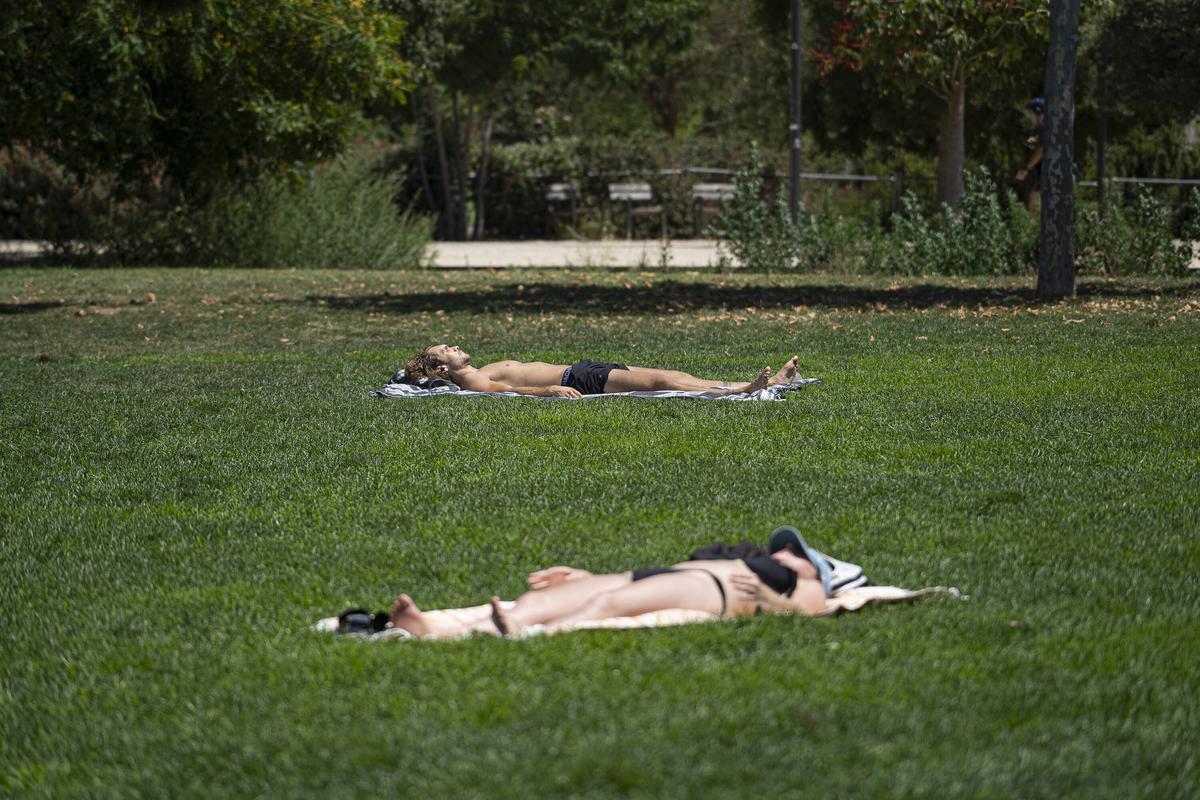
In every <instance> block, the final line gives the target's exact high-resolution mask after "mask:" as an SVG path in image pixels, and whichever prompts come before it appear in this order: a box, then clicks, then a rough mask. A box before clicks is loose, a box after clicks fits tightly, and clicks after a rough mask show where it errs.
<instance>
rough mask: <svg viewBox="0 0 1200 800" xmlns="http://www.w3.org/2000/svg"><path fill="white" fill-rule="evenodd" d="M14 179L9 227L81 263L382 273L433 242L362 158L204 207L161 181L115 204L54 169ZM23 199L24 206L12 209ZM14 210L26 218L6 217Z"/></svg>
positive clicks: (269, 182) (228, 192)
mask: <svg viewBox="0 0 1200 800" xmlns="http://www.w3.org/2000/svg"><path fill="white" fill-rule="evenodd" d="M9 174H10V178H9V180H8V181H7V182H6V184H5V185H6V187H7V189H8V190H10V191H7V192H3V193H0V201H2V202H0V210H3V211H4V212H5V216H6V217H8V219H7V220H6V223H5V224H6V228H11V229H13V230H14V231H19V234H20V235H21V236H23V237H29V238H37V239H42V240H45V241H47V242H48V243H49V244H50V246H51V248H52V250H53V251H54V252H55V253H56V255H57V256H58V257H59V258H66V259H69V260H71V261H72V262H74V263H89V262H91V263H116V264H150V263H153V264H166V265H174V264H186V265H190V266H244V267H329V268H338V267H354V268H363V269H382V268H395V267H411V266H420V265H422V263H423V261H424V258H425V256H424V248H425V245H426V244H427V243H428V242H429V240H430V224H429V222H428V220H427V219H425V218H423V217H419V216H417V215H415V214H413V213H411V212H409V211H401V210H399V209H398V208H397V206H396V204H395V202H394V201H393V194H394V190H393V187H392V185H391V184H390V183H389V182H388V181H387V180H385V179H384V178H382V177H380V176H379V175H377V174H376V173H375V172H374V170H373V169H372V167H371V164H370V162H369V161H368V160H366V159H363V158H354V159H349V160H347V161H345V162H335V163H332V164H327V165H323V166H322V167H320V168H318V169H316V170H314V171H313V172H312V173H311V174H310V175H308V176H306V177H303V178H295V177H287V176H282V175H280V176H273V177H269V178H263V179H260V180H258V181H256V182H254V183H251V184H249V185H246V186H242V187H233V186H228V187H226V188H224V189H222V190H218V191H216V192H215V193H214V194H213V195H212V196H211V197H210V198H209V199H208V200H207V201H205V202H204V203H202V204H201V203H193V202H189V201H188V200H187V199H186V198H185V197H184V196H182V194H180V193H179V192H177V191H172V190H171V189H170V188H169V187H168V186H165V185H164V184H162V183H160V182H157V181H149V182H147V186H146V187H144V191H141V192H139V193H137V194H134V195H132V196H128V197H117V196H115V195H114V194H113V193H111V192H110V190H109V188H107V187H108V184H107V183H106V182H105V181H103V180H98V181H94V182H92V183H91V184H89V185H86V186H85V185H83V184H80V183H79V182H77V181H76V180H75V179H74V178H73V177H71V176H70V175H69V174H67V173H63V172H62V170H61V169H59V168H57V167H55V166H54V165H53V164H45V165H40V171H32V170H29V169H24V168H22V169H20V170H14V169H12V168H11V167H10V169H9ZM30 175H33V176H34V177H38V176H41V177H39V178H38V180H34V177H29V176H30ZM13 176H15V178H14V177H13ZM16 179H20V181H17V180H16ZM18 194H20V195H22V197H24V199H25V202H23V203H15V202H14V203H10V202H9V201H8V199H7V198H8V197H9V196H12V197H16V196H17V195H18ZM16 208H23V209H25V210H24V211H23V213H22V214H21V215H20V216H17V215H16V214H11V215H10V214H9V213H8V212H9V211H10V210H11V209H16Z"/></svg>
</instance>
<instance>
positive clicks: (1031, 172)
mask: <svg viewBox="0 0 1200 800" xmlns="http://www.w3.org/2000/svg"><path fill="white" fill-rule="evenodd" d="M1025 110H1026V111H1028V112H1029V116H1030V117H1031V118H1032V119H1033V133H1032V134H1030V136H1029V138H1027V139H1026V140H1025V147H1026V148H1028V149H1029V159H1028V160H1027V161H1026V162H1025V166H1024V167H1023V168H1021V169H1019V170H1017V180H1018V181H1024V180H1025V179H1026V178H1027V177H1029V178H1030V180H1029V193H1028V194H1027V195H1026V197H1025V207H1026V208H1028V209H1029V216H1031V217H1035V218H1036V217H1037V213H1038V205H1039V203H1040V202H1041V199H1042V150H1043V148H1042V135H1043V134H1044V133H1045V128H1046V100H1045V99H1044V98H1041V97H1035V98H1033V99H1032V100H1030V101H1029V103H1028V104H1026V106H1025Z"/></svg>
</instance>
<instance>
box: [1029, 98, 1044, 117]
mask: <svg viewBox="0 0 1200 800" xmlns="http://www.w3.org/2000/svg"><path fill="white" fill-rule="evenodd" d="M1025 107H1026V108H1028V109H1029V110H1030V111H1032V112H1034V113H1035V114H1045V113H1046V98H1044V97H1035V98H1033V99H1032V100H1030V101H1029V102H1028V103H1026V104H1025Z"/></svg>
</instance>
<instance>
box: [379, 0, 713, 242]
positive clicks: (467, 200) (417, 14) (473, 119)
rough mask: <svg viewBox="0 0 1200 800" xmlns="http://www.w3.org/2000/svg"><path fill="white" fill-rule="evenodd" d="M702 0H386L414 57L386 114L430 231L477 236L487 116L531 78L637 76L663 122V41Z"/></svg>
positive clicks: (516, 97)
mask: <svg viewBox="0 0 1200 800" xmlns="http://www.w3.org/2000/svg"><path fill="white" fill-rule="evenodd" d="M707 3H708V0H643V1H642V2H635V0H615V1H614V0H570V1H569V0H387V7H388V8H389V9H391V10H392V11H393V12H394V13H395V14H396V15H397V16H398V17H400V18H402V19H404V20H405V21H406V22H407V23H408V24H409V25H410V31H409V36H408V37H407V38H406V41H405V44H404V49H403V51H402V52H403V54H404V56H405V58H406V60H408V61H411V62H413V63H414V64H416V66H417V74H416V78H417V82H418V88H417V89H416V91H415V92H414V99H413V103H412V105H411V108H410V109H407V110H406V112H405V113H404V114H403V115H402V116H397V117H396V118H395V121H396V122H397V123H399V122H406V123H407V122H410V123H411V124H413V126H414V128H415V130H416V134H417V140H418V147H417V158H418V162H419V163H418V171H419V174H420V178H421V182H422V187H423V191H424V193H425V195H426V201H427V202H428V203H429V205H430V206H432V207H433V208H435V209H437V210H438V220H439V221H438V233H439V235H440V236H441V237H442V238H447V239H467V238H479V237H480V236H481V235H483V232H484V230H485V227H486V214H487V209H486V205H485V202H484V201H485V195H484V191H483V190H484V187H485V186H486V184H487V176H488V170H489V167H490V160H491V151H492V140H493V137H494V136H495V135H496V134H497V131H498V127H497V126H498V124H499V122H500V121H501V120H502V118H503V117H504V115H506V114H510V113H511V111H512V108H513V106H514V105H515V104H520V103H522V102H525V101H526V98H527V94H528V92H529V91H530V87H531V86H534V85H536V84H538V83H539V82H545V81H550V80H554V79H558V80H561V79H569V78H572V77H579V76H584V75H604V76H605V77H606V78H607V79H608V80H610V81H616V82H620V83H626V84H631V83H632V84H637V85H640V86H642V87H644V92H645V95H646V96H647V97H649V98H650V99H651V100H652V101H653V102H654V104H655V106H656V108H657V109H658V111H659V114H658V116H659V121H660V124H661V125H663V126H665V127H667V128H671V127H673V126H674V125H675V124H676V123H677V120H678V103H677V101H678V99H679V92H678V91H677V76H676V74H675V73H673V72H672V71H671V70H672V68H671V64H672V63H673V62H672V61H671V52H672V50H673V49H679V47H680V46H681V38H680V37H681V36H682V35H683V34H681V31H686V30H690V23H691V22H692V21H694V20H695V19H696V18H698V17H699V16H700V12H701V11H702V10H704V9H705V8H706V7H707ZM656 59H657V61H658V62H659V64H660V67H662V68H660V69H657V70H656V69H654V68H653V64H654V63H655V60H656ZM648 65H650V66H648ZM472 212H473V213H472Z"/></svg>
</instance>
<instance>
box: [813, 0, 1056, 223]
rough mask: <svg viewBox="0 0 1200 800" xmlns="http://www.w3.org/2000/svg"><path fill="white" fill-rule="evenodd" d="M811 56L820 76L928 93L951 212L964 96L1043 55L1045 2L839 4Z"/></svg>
mask: <svg viewBox="0 0 1200 800" xmlns="http://www.w3.org/2000/svg"><path fill="white" fill-rule="evenodd" d="M839 6H840V8H841V12H842V13H841V18H840V19H839V20H837V21H836V22H835V23H834V25H833V26H832V27H831V29H830V30H829V31H827V32H824V36H823V39H822V45H823V49H822V48H817V52H816V53H815V55H816V57H817V59H818V63H819V64H820V66H821V68H822V69H823V70H825V71H826V72H830V71H832V70H834V69H836V68H839V67H840V68H848V69H851V70H855V71H869V72H871V73H872V74H874V75H876V76H878V77H882V78H884V79H885V81H886V83H885V84H884V85H886V86H887V87H888V88H889V89H890V90H891V91H893V92H896V93H899V94H900V95H902V96H913V95H917V94H919V93H932V94H933V95H934V96H936V97H937V98H938V99H939V100H940V101H941V102H942V103H943V111H942V114H941V119H940V120H939V125H938V200H939V202H942V203H946V204H948V205H950V206H953V207H957V206H958V203H959V202H960V200H961V198H962V191H963V179H962V172H963V166H964V161H965V155H964V152H965V144H964V135H965V133H964V120H965V112H966V92H967V87H968V85H969V84H972V83H974V82H977V81H978V82H985V81H986V82H988V83H993V84H994V83H995V82H997V81H1007V82H1013V80H1014V78H1013V76H1012V75H1011V74H1006V73H1007V71H1008V69H1009V68H1010V67H1011V66H1012V65H1014V64H1016V63H1018V62H1019V61H1020V60H1022V57H1023V54H1025V53H1026V52H1027V51H1028V50H1029V49H1030V48H1031V47H1034V48H1037V49H1040V50H1043V51H1044V48H1045V41H1046V35H1047V20H1048V10H1047V2H1046V0H946V1H945V2H936V3H934V2H925V1H924V0H844V2H841V3H839Z"/></svg>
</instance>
